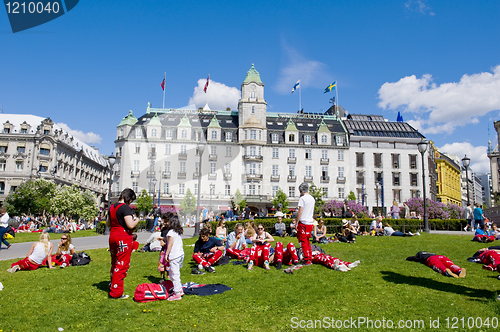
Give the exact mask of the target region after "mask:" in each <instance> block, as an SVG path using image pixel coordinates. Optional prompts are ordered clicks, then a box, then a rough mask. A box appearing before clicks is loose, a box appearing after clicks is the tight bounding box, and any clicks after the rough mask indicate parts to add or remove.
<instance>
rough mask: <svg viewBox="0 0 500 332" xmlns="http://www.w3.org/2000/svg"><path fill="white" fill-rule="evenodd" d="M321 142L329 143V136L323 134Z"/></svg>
mask: <svg viewBox="0 0 500 332" xmlns="http://www.w3.org/2000/svg"><path fill="white" fill-rule="evenodd" d="M321 143H328V136H326V135H321Z"/></svg>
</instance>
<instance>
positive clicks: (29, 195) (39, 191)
mask: <svg viewBox="0 0 500 332" xmlns="http://www.w3.org/2000/svg"><path fill="white" fill-rule="evenodd" d="M56 188H57V187H56V185H55V183H54V182H52V181H47V180H44V179H36V180H28V181H26V182H23V183H21V184H20V185H19V186H18V187H17V188H16V190H15V191H14V192H13V193H10V194H9V195H8V196H7V198H6V199H5V206H6V208H7V211H8V212H9V214H11V215H14V216H15V215H45V214H46V213H50V212H51V200H52V198H53V197H54V195H55V194H56Z"/></svg>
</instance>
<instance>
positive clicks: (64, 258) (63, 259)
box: [42, 255, 73, 266]
mask: <svg viewBox="0 0 500 332" xmlns="http://www.w3.org/2000/svg"><path fill="white" fill-rule="evenodd" d="M51 257H52V263H53V264H54V263H55V265H58V266H61V265H62V264H63V263H66V265H69V261H70V260H71V258H73V256H71V255H60V256H57V255H52V256H51ZM46 264H47V258H45V260H44V261H43V262H42V265H46Z"/></svg>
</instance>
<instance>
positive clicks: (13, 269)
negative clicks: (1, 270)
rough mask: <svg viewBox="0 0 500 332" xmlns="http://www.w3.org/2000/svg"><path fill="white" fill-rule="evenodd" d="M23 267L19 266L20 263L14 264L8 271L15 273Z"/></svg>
mask: <svg viewBox="0 0 500 332" xmlns="http://www.w3.org/2000/svg"><path fill="white" fill-rule="evenodd" d="M20 269H21V268H20V267H19V265H14V266H13V267H11V268H10V269H7V272H10V273H14V272H17V271H19V270H20Z"/></svg>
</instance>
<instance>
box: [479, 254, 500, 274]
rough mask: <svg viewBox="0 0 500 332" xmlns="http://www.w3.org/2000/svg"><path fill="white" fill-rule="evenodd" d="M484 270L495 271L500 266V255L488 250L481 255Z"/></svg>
mask: <svg viewBox="0 0 500 332" xmlns="http://www.w3.org/2000/svg"><path fill="white" fill-rule="evenodd" d="M479 259H480V260H481V263H483V264H484V266H483V268H484V269H486V270H490V271H495V270H496V269H497V266H498V264H500V255H499V254H498V253H497V252H496V251H495V250H486V251H484V252H483V253H482V254H481V255H479Z"/></svg>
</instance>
